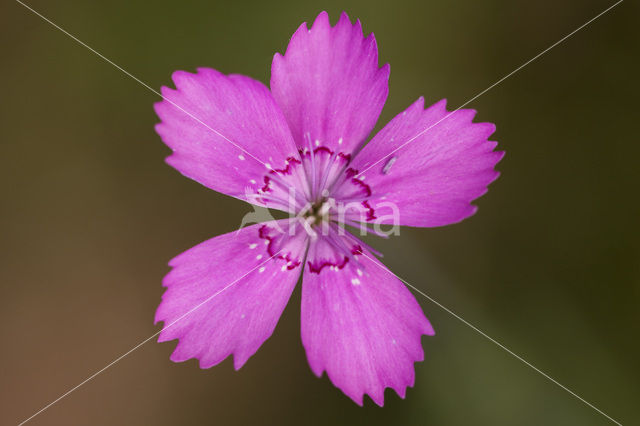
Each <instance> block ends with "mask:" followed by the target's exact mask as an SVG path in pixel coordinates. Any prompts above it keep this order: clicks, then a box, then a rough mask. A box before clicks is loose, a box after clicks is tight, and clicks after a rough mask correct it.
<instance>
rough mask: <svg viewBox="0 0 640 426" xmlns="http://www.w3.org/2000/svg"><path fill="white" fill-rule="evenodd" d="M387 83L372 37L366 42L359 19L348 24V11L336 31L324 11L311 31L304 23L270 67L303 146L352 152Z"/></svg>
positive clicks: (370, 124) (280, 99) (372, 118)
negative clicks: (379, 64)
mask: <svg viewBox="0 0 640 426" xmlns="http://www.w3.org/2000/svg"><path fill="white" fill-rule="evenodd" d="M388 80H389V66H388V65H385V66H384V67H382V68H378V48H377V45H376V41H375V38H374V36H373V34H371V35H369V36H368V37H366V38H365V37H364V36H363V34H362V26H361V24H360V21H356V23H355V24H352V23H351V21H350V20H349V17H348V16H347V14H346V13H343V14H342V15H341V16H340V20H339V21H338V23H337V24H336V25H335V26H334V27H331V24H330V23H329V16H328V15H327V13H326V12H322V13H321V14H320V15H318V17H317V18H316V20H315V22H314V23H313V26H312V28H311V29H307V24H306V23H304V24H302V25H301V26H300V27H299V28H298V30H297V31H296V32H295V34H294V35H293V36H292V37H291V41H290V42H289V46H288V47H287V51H286V53H285V55H284V56H282V55H280V54H276V55H275V57H274V58H273V64H272V66H271V90H272V92H273V96H274V97H275V99H276V101H277V102H278V105H280V108H281V109H282V111H283V112H284V115H285V117H286V118H287V122H288V123H289V127H290V129H291V132H292V133H293V136H294V139H295V141H296V143H297V144H298V146H299V147H303V148H305V147H306V148H308V147H309V146H310V144H313V146H316V144H317V145H322V146H325V147H329V148H331V149H332V150H339V151H342V152H345V153H351V152H352V151H354V150H355V149H356V148H357V147H358V146H360V144H361V143H362V142H363V141H364V140H365V138H366V137H367V135H368V134H369V132H371V129H372V128H373V126H374V125H375V123H376V121H377V119H378V116H379V115H380V111H381V110H382V107H383V106H384V102H385V100H386V98H387V93H388ZM316 141H318V142H317V143H316Z"/></svg>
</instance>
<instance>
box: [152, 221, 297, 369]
mask: <svg viewBox="0 0 640 426" xmlns="http://www.w3.org/2000/svg"><path fill="white" fill-rule="evenodd" d="M288 223H289V221H288V220H281V221H277V222H270V223H265V224H258V225H254V226H250V227H247V228H243V229H241V230H240V231H237V232H232V233H229V234H225V235H221V236H219V237H215V238H212V239H210V240H208V241H205V242H203V243H201V244H199V245H197V246H195V247H193V248H191V249H189V250H187V251H186V252H184V253H182V254H181V255H179V256H177V257H176V258H174V259H173V260H171V262H170V263H169V264H170V265H171V267H172V268H173V269H172V270H171V272H169V274H167V276H166V277H165V278H164V281H163V284H164V286H165V287H167V290H166V291H165V293H164V294H163V296H162V303H161V304H160V306H159V307H158V310H157V311H156V316H155V321H156V322H158V321H163V322H164V328H163V330H162V332H161V333H160V337H159V338H158V341H160V342H164V341H168V340H173V339H179V340H180V342H179V343H178V345H177V347H176V349H175V351H174V352H173V354H172V355H171V359H172V360H173V361H175V362H180V361H185V360H187V359H190V358H196V359H198V360H199V361H200V367H201V368H209V367H211V366H213V365H215V364H218V363H219V362H221V361H223V360H224V359H225V358H226V357H227V356H229V355H230V354H233V355H234V362H233V363H234V367H235V368H236V369H239V368H240V367H242V365H244V363H245V362H246V361H247V359H249V357H250V356H252V355H253V354H254V353H255V352H256V351H257V350H258V348H259V347H260V345H262V343H263V342H264V341H265V340H267V339H268V338H269V336H271V334H272V333H273V330H274V329H275V326H276V323H277V322H278V319H279V318H280V315H281V314H282V311H283V310H284V307H285V305H286V304H287V301H288V300H289V297H290V295H291V292H292V290H293V288H294V286H295V284H296V282H297V281H298V278H299V276H300V270H301V266H302V265H301V262H302V255H303V253H304V250H305V248H306V235H305V234H304V232H297V233H296V236H290V235H289V228H288V227H289V225H288ZM270 258H271V260H269V259H270Z"/></svg>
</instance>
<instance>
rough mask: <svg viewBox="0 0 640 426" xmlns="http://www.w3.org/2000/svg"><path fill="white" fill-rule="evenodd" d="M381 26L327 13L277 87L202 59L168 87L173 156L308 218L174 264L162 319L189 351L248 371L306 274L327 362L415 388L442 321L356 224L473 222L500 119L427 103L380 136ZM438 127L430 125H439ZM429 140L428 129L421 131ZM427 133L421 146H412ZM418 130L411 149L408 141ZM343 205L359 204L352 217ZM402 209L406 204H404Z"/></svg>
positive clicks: (345, 371) (309, 340)
mask: <svg viewBox="0 0 640 426" xmlns="http://www.w3.org/2000/svg"><path fill="white" fill-rule="evenodd" d="M388 78H389V66H388V65H385V66H383V67H381V68H379V67H378V53H377V46H376V41H375V38H374V36H373V34H371V35H369V36H368V37H365V36H364V35H363V33H362V27H361V24H360V22H359V21H357V22H356V23H355V24H352V23H351V21H350V20H349V18H348V16H347V15H346V14H344V13H343V14H342V16H341V17H340V19H339V21H338V23H337V24H336V25H335V26H333V27H332V26H331V25H330V23H329V18H328V15H327V14H326V13H325V12H323V13H321V14H320V15H319V16H318V17H317V19H316V20H315V22H314V24H313V26H312V28H311V29H308V28H307V25H306V23H304V24H302V25H301V26H300V27H299V28H298V30H297V31H296V32H295V34H294V35H293V37H292V38H291V41H290V43H289V46H288V47H287V50H286V53H285V55H280V54H276V55H275V57H274V58H273V64H272V76H271V90H269V89H268V88H267V87H265V86H264V85H263V84H262V83H260V82H258V81H256V80H253V79H251V78H249V77H245V76H242V75H228V76H227V75H224V74H221V73H220V72H218V71H215V70H212V69H207V68H200V69H198V71H197V73H196V74H191V73H187V72H183V71H177V72H175V73H174V74H173V81H174V83H175V85H176V90H173V89H170V88H167V87H163V88H162V95H163V97H164V100H163V101H162V102H159V103H157V104H156V105H155V109H156V112H157V114H158V116H159V117H160V119H161V123H159V124H158V125H157V127H156V130H157V132H158V134H159V135H160V136H161V137H162V140H163V141H164V142H165V143H166V144H167V145H168V146H169V147H170V148H171V149H172V150H173V153H172V155H171V156H169V157H168V158H167V162H168V163H169V164H170V165H171V166H173V167H175V168H176V169H177V170H178V171H180V172H181V173H182V174H184V175H185V176H187V177H189V178H191V179H194V180H196V181H198V182H200V183H201V184H203V185H205V186H207V187H209V188H211V189H213V190H215V191H218V192H221V193H223V194H227V195H230V196H233V197H236V198H239V199H241V200H244V201H247V202H249V203H252V204H255V205H260V206H265V207H269V208H274V209H280V210H283V211H287V212H290V213H293V214H295V215H296V216H295V217H292V218H289V219H283V220H279V221H271V222H267V223H262V224H257V225H253V226H248V227H245V228H242V229H241V230H239V231H237V232H232V233H229V234H225V235H222V236H219V237H215V238H212V239H210V240H208V241H205V242H203V243H201V244H200V245H198V246H196V247H193V248H192V249H190V250H188V251H186V252H184V253H182V254H181V255H179V256H177V257H176V258H174V259H173V260H171V262H170V266H171V267H172V268H173V269H172V270H171V272H169V274H168V275H167V276H166V277H165V279H164V281H163V284H164V286H165V287H167V290H166V292H165V293H164V295H163V297H162V303H161V304H160V306H159V307H158V310H157V312H156V316H155V320H156V322H158V321H163V322H164V329H163V330H162V332H161V334H160V337H159V341H161V342H164V341H168V340H173V339H179V343H178V345H177V347H176V349H175V351H174V352H173V354H172V355H171V359H172V360H173V361H176V362H179V361H185V360H187V359H190V358H196V359H198V360H199V362H200V367H201V368H209V367H211V366H213V365H216V364H218V363H220V362H221V361H223V360H224V359H225V358H227V357H228V356H229V355H231V354H233V363H234V366H235V368H236V369H239V368H240V367H242V366H243V365H244V363H245V362H246V361H247V360H248V359H249V357H251V356H252V355H253V354H254V353H255V352H256V351H257V350H258V348H259V347H260V345H262V343H263V342H264V341H265V340H266V339H268V338H269V336H271V334H272V333H273V330H274V328H275V326H276V323H277V322H278V319H279V317H280V315H281V313H282V311H283V309H284V307H285V305H286V304H287V301H288V300H289V297H290V295H291V292H292V291H293V288H294V286H295V285H296V283H297V281H298V279H299V277H300V275H302V307H301V311H302V312H301V327H302V331H301V336H302V343H303V345H304V348H305V350H306V353H307V357H308V360H309V364H310V366H311V369H312V370H313V372H314V373H315V374H316V375H317V376H321V375H322V373H323V372H325V371H326V372H327V375H328V376H329V379H330V380H331V381H332V382H333V384H334V385H335V386H337V387H338V388H340V389H341V390H342V391H343V392H344V393H345V394H346V395H348V396H349V397H350V398H352V399H353V400H354V401H355V402H356V403H358V404H362V402H363V396H364V394H368V395H369V396H370V397H371V398H372V399H373V400H374V401H375V402H376V403H377V404H378V405H382V404H383V401H384V390H385V388H387V387H391V388H393V389H394V390H395V391H396V392H397V393H398V394H399V395H400V396H401V397H404V395H405V392H406V388H407V387H408V386H413V383H414V376H415V373H414V363H415V362H416V361H422V360H423V358H424V354H423V350H422V345H421V336H422V335H433V334H434V331H433V328H432V327H431V324H430V323H429V321H428V320H427V318H426V317H425V316H424V314H423V312H422V310H421V308H420V306H419V305H418V303H417V302H416V300H415V298H414V297H413V295H412V294H411V293H410V292H409V291H408V290H407V288H406V287H405V286H404V285H403V284H402V282H401V281H400V280H398V278H396V277H395V276H394V275H393V274H392V273H391V272H390V271H389V270H388V269H386V268H385V267H384V266H383V265H382V264H381V263H380V262H379V261H378V260H377V259H376V258H374V256H372V254H371V250H370V249H368V248H367V246H366V245H365V244H363V243H362V242H361V241H359V240H358V239H357V238H356V237H355V236H353V235H351V234H349V233H345V232H344V230H343V229H342V228H341V226H339V225H340V223H341V222H346V223H355V222H358V221H361V222H365V223H385V224H395V222H394V221H398V222H397V223H399V224H401V225H408V226H419V227H433V226H442V225H447V224H451V223H455V222H459V221H461V220H463V219H465V218H467V217H469V216H471V215H472V214H473V213H474V212H475V210H476V208H475V207H474V206H473V205H471V204H470V202H471V201H472V200H474V199H476V198H478V197H480V196H481V195H483V194H484V193H485V192H486V191H487V186H488V185H489V183H491V182H492V181H493V180H495V179H496V178H497V177H498V172H496V171H495V170H494V166H495V164H496V163H497V162H498V161H500V159H501V158H502V155H503V153H502V152H494V151H493V149H494V148H495V147H496V142H491V141H488V139H487V138H488V137H489V136H490V135H491V134H492V133H493V132H494V130H495V126H494V125H493V124H491V123H473V122H472V120H473V117H474V115H475V111H473V110H458V111H455V112H453V113H450V112H448V111H447V110H446V107H445V101H444V100H443V101H440V102H438V103H436V104H435V105H433V106H431V107H429V108H427V109H424V100H423V99H422V98H420V99H418V100H417V101H416V102H415V103H414V104H412V105H411V106H409V108H407V110H406V111H404V112H402V113H401V114H399V115H397V116H396V117H395V118H394V119H393V120H391V122H390V123H389V124H387V125H386V126H385V127H384V128H383V129H382V130H381V131H380V132H379V133H378V134H377V135H375V136H374V137H373V138H372V139H371V141H370V142H369V143H367V144H366V145H365V144H364V142H365V140H366V138H367V136H368V134H369V133H370V132H371V130H372V128H373V126H374V125H375V123H376V121H377V119H378V116H379V114H380V111H381V110H382V107H383V105H384V103H385V100H386V98H387V93H388ZM425 129H428V131H425ZM416 135H419V136H418V137H416ZM412 138H414V139H413V140H411V139H412ZM409 140H411V142H410V143H406V142H407V141H409ZM338 205H348V206H349V207H348V208H347V209H346V210H343V211H339V209H337V208H336V206H338ZM394 212H395V213H396V214H395V215H394V214H391V213H394Z"/></svg>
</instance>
